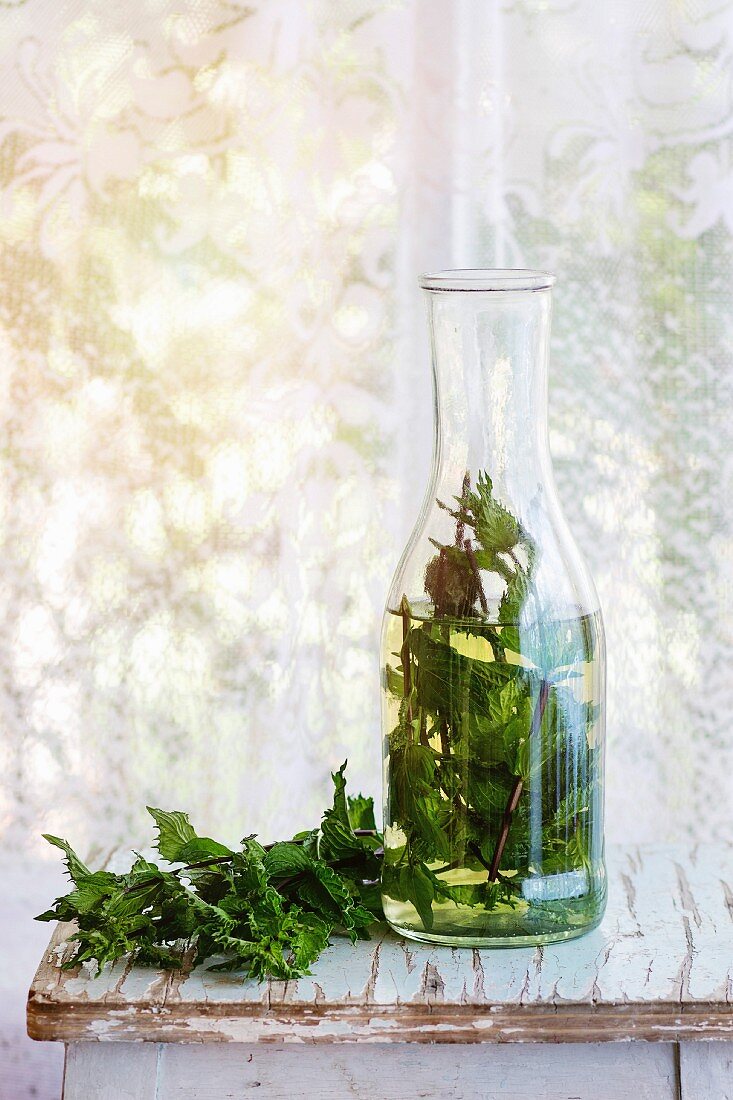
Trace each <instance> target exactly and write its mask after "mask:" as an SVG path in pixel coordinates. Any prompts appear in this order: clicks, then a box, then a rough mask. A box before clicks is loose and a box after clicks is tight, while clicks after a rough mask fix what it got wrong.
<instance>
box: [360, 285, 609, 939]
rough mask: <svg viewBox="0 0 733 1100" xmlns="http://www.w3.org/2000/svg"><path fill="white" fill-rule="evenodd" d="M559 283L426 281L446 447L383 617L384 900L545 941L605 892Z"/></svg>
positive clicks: (596, 663)
mask: <svg viewBox="0 0 733 1100" xmlns="http://www.w3.org/2000/svg"><path fill="white" fill-rule="evenodd" d="M553 283H554V277H553V276H552V275H548V274H546V273H544V272H539V271H520V270H499V271H486V270H467V271H443V272H439V273H437V274H433V275H427V276H424V277H423V278H422V280H421V286H422V287H423V289H424V290H425V292H426V296H427V304H428V310H429V322H430V334H431V343H432V363H433V388H434V389H433V392H434V399H435V435H434V451H433V466H432V475H431V479H430V484H429V487H428V490H427V494H426V497H425V502H424V504H423V507H422V510H421V513H420V516H419V519H418V521H417V524H416V526H415V529H414V531H413V533H412V536H411V538H410V540H409V542H408V545H407V548H406V549H405V552H404V554H403V555H402V559H401V561H400V563H399V566H398V567H397V572H396V574H395V577H394V580H393V582H392V587H391V589H390V592H389V597H388V601H387V608H386V611H385V615H384V626H383V633H382V658H383V659H382V699H383V706H382V714H383V730H384V823H385V842H384V849H385V854H384V869H383V875H382V901H383V904H384V910H385V914H386V916H387V919H388V921H389V922H390V924H391V925H392V927H393V928H394V929H395V930H396V931H398V932H399V933H401V934H402V935H405V936H408V937H410V938H412V939H418V940H428V941H432V942H437V943H446V944H451V945H456V946H472V947H473V946H478V947H481V946H484V947H485V946H492V945H495V946H515V945H517V946H519V945H526V944H540V943H549V942H551V941H554V940H564V939H571V938H573V937H575V936H579V935H581V934H582V933H584V932H587V931H588V930H589V929H591V928H593V927H595V925H597V924H598V922H599V921H600V919H601V917H602V915H603V911H604V908H605V901H606V874H605V866H604V855H603V767H604V739H605V725H604V722H605V716H604V709H605V651H604V638H603V626H602V622H601V614H600V610H599V606H598V597H597V595H596V592H595V588H594V586H593V582H592V580H591V578H590V575H589V573H588V570H587V569H586V567H585V565H584V563H583V560H582V558H581V556H580V554H579V552H578V549H577V547H576V545H575V543H574V541H573V539H572V536H571V534H570V531H569V530H568V527H567V525H566V522H565V520H564V518H563V515H562V512H561V510H560V505H559V502H558V498H557V492H556V489H555V484H554V480H553V474H552V466H551V459H550V452H549V446H548V433H547V359H548V344H549V334H550V314H551V295H552V285H553Z"/></svg>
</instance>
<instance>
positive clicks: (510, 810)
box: [489, 680, 550, 882]
mask: <svg viewBox="0 0 733 1100" xmlns="http://www.w3.org/2000/svg"><path fill="white" fill-rule="evenodd" d="M549 694H550V684H549V683H548V681H547V680H543V681H542V683H541V684H540V694H539V698H538V699H537V706H536V707H535V709H534V713H533V715H532V725H531V727H530V731H529V737H530V740H532V739H533V738H535V737H537V735H538V734H539V732H540V728H541V726H542V718H543V717H544V713H545V707H546V706H547V699H548V697H549ZM523 786H524V781H523V779H522V777H521V776H519V775H518V776H517V778H516V779H515V781H514V786H513V787H512V790H511V794H510V795H509V799H508V801H507V804H506V806H505V808H504V817H503V819H502V823H501V831H500V832H499V839H498V840H497V842H496V847H495V848H494V854H493V856H492V858H491V866H490V867H489V882H496V876H497V875H498V873H499V864H500V863H501V857H502V856H503V854H504V848H505V846H506V842H507V837H508V836H509V827H510V826H511V823H512V817H513V816H514V811H515V810H516V808H517V805H518V803H519V799H520V796H521V794H522V788H523Z"/></svg>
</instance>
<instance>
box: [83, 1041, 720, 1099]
mask: <svg viewBox="0 0 733 1100" xmlns="http://www.w3.org/2000/svg"><path fill="white" fill-rule="evenodd" d="M713 1045H717V1044H713ZM633 1049H634V1054H633V1057H630V1056H629V1051H628V1046H627V1045H625V1044H614V1043H597V1044H592V1045H591V1044H589V1045H587V1046H575V1047H572V1048H568V1047H567V1046H562V1045H544V1046H531V1045H527V1046H523V1047H520V1046H504V1045H498V1044H491V1045H487V1046H477V1045H474V1046H468V1047H465V1046H418V1045H416V1044H413V1043H404V1044H399V1043H389V1044H386V1043H385V1044H381V1043H380V1044H377V1045H374V1046H368V1047H362V1046H354V1045H350V1046H346V1045H340V1046H329V1047H319V1046H305V1047H296V1046H293V1045H292V1044H284V1045H280V1046H270V1045H268V1044H259V1045H253V1046H239V1045H236V1044H227V1045H226V1046H222V1045H221V1044H217V1045H204V1046H202V1045H200V1044H199V1045H188V1044H183V1043H179V1044H161V1045H160V1046H157V1047H156V1046H154V1045H151V1044H143V1043H139V1044H127V1043H104V1044H102V1043H96V1044H95V1043H78V1044H77V1043H74V1044H72V1045H71V1046H70V1048H69V1056H68V1059H67V1072H66V1086H65V1092H64V1100H224V1098H226V1100H250V1098H251V1097H253V1096H257V1097H262V1100H265V1098H266V1100H293V1098H294V1097H304V1098H307V1100H344V1098H345V1097H351V1098H356V1100H418V1098H424V1097H429V1098H430V1100H469V1098H470V1100H527V1098H528V1097H532V1098H537V1100H569V1098H572V1100H630V1098H633V1100H677V1098H678V1096H679V1091H678V1081H677V1068H676V1061H677V1060H676V1051H675V1047H674V1044H671V1043H650V1044H635V1045H634V1048H633ZM100 1053H103V1055H104V1056H103V1057H102V1058H100V1057H99V1055H100ZM131 1070H132V1071H133V1072H131ZM135 1089H137V1091H134V1090H135ZM706 1100H718V1097H717V1094H715V1093H710V1094H708V1095H707V1097H706Z"/></svg>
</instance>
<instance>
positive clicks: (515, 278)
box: [420, 267, 555, 292]
mask: <svg viewBox="0 0 733 1100" xmlns="http://www.w3.org/2000/svg"><path fill="white" fill-rule="evenodd" d="M554 283H555V276H554V275H551V274H550V272H549V271H532V270H530V269H528V268H522V267H503V268H482V267H466V268H458V269H456V270H455V271H433V272H431V273H429V274H427V275H421V276H420V286H421V287H422V288H423V290H473V291H484V292H486V291H489V292H491V291H494V292H495V291H508V290H509V291H512V290H513V291H516V290H549V289H550V287H552V286H553V285H554Z"/></svg>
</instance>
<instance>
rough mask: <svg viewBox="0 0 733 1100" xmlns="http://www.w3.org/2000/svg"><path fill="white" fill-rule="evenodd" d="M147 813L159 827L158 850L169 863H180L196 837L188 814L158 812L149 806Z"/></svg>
mask: <svg viewBox="0 0 733 1100" xmlns="http://www.w3.org/2000/svg"><path fill="white" fill-rule="evenodd" d="M147 811H148V813H149V814H150V816H151V817H152V818H153V820H154V821H155V824H156V825H157V826H158V842H157V844H156V848H157V849H158V851H159V852H160V854H161V855H162V857H163V859H165V860H167V861H168V862H169V863H180V862H181V853H182V852H183V851H184V849H185V847H186V845H187V844H189V843H190V842H191V841H192V840H194V839H195V837H196V830H195V829H194V828H193V826H192V824H191V822H190V821H189V820H188V814H184V813H181V811H180V810H172V811H169V810H157V809H155V808H154V807H153V806H148V807H147Z"/></svg>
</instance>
